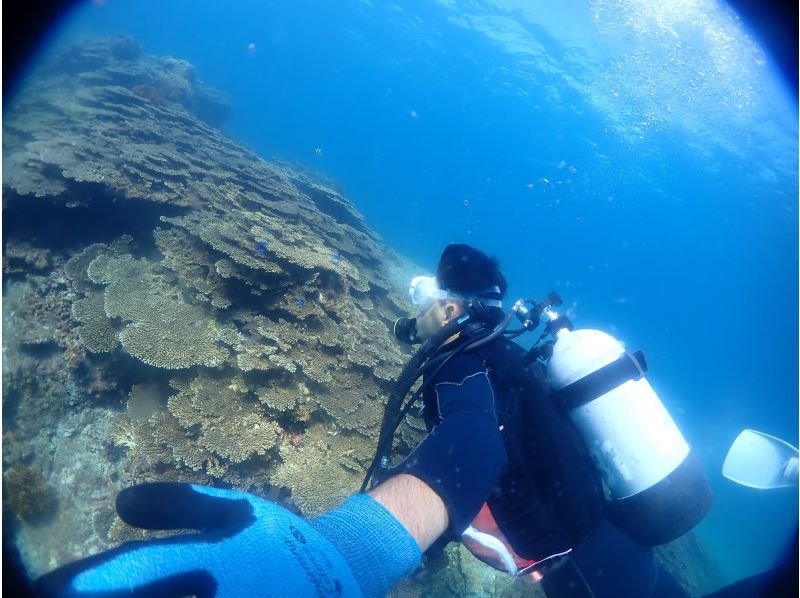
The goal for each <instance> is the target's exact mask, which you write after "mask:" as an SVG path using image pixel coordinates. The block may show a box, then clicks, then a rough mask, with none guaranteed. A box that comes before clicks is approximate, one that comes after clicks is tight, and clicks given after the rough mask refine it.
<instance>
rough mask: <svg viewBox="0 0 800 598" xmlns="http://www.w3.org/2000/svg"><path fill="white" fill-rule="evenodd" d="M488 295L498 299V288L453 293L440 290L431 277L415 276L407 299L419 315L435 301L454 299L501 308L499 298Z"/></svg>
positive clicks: (492, 286)
mask: <svg viewBox="0 0 800 598" xmlns="http://www.w3.org/2000/svg"><path fill="white" fill-rule="evenodd" d="M490 295H495V296H497V297H500V296H501V294H500V287H498V286H497V285H491V286H489V287H487V288H485V289H481V290H478V291H476V292H474V293H468V294H464V293H453V292H451V291H445V290H443V289H440V288H439V283H438V282H437V281H436V278H434V277H433V276H415V277H414V278H412V279H411V284H410V285H409V287H408V298H409V299H410V301H411V304H412V305H413V306H414V307H416V308H417V309H418V310H419V313H421V314H422V313H425V312H426V311H428V310H429V309H430V307H431V305H433V302H434V301H436V300H437V299H456V300H459V301H465V302H472V301H475V300H479V301H480V302H481V303H483V304H484V305H485V306H487V307H502V306H503V303H502V302H501V301H500V299H499V298H498V299H493V298H491V297H490Z"/></svg>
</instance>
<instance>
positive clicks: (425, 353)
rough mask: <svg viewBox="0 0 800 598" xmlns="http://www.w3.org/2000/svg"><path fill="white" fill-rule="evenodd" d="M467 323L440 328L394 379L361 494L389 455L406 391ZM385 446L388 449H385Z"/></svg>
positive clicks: (459, 320) (460, 319) (466, 320)
mask: <svg viewBox="0 0 800 598" xmlns="http://www.w3.org/2000/svg"><path fill="white" fill-rule="evenodd" d="M469 320H470V317H469V316H466V317H462V318H458V319H456V320H453V321H452V322H450V323H449V324H448V325H447V326H444V327H442V329H441V330H440V331H439V332H438V333H436V336H434V337H433V338H430V339H428V340H427V341H426V342H425V344H424V345H422V347H420V349H419V350H418V351H417V352H416V353H414V355H412V356H411V359H410V360H409V361H408V363H407V364H406V365H405V367H404V368H403V371H402V372H401V373H400V376H399V377H398V378H397V382H395V384H394V387H393V388H392V391H391V392H390V393H389V398H388V399H387V401H386V408H385V409H384V411H383V421H382V422H381V430H380V433H379V434H378V446H377V449H376V450H375V457H374V458H373V459H372V463H370V466H369V468H368V469H367V474H366V476H365V477H364V482H363V483H362V484H361V492H364V491H365V490H366V489H367V486H368V484H369V480H370V478H371V477H372V474H373V473H374V472H375V468H376V467H377V466H378V465H379V464H380V462H381V460H382V459H383V457H385V456H388V452H389V451H390V450H391V442H392V437H393V436H394V431H395V428H396V427H397V418H398V415H399V413H400V408H401V406H402V404H403V399H404V398H405V396H406V395H407V394H408V391H409V390H411V387H412V386H414V382H416V381H417V379H418V378H419V377H420V375H422V372H423V368H422V366H423V364H424V363H425V362H426V361H427V360H428V358H429V357H430V356H431V355H432V354H433V352H434V351H436V350H437V349H438V348H439V347H440V346H441V344H442V343H443V342H444V341H446V340H447V339H448V338H450V337H451V336H453V335H454V334H456V333H457V332H459V330H461V329H462V328H463V327H464V326H465V325H466V323H467V322H468V321H469ZM387 447H388V449H389V450H387Z"/></svg>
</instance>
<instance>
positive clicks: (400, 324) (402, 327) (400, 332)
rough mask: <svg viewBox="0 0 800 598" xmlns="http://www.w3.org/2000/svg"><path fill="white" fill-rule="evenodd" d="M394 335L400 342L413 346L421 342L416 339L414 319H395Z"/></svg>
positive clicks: (415, 321)
mask: <svg viewBox="0 0 800 598" xmlns="http://www.w3.org/2000/svg"><path fill="white" fill-rule="evenodd" d="M394 335H395V336H396V337H397V340H399V341H400V342H403V343H406V344H408V345H415V344H417V343H421V342H422V341H421V340H419V339H418V338H417V319H416V318H397V320H395V322H394Z"/></svg>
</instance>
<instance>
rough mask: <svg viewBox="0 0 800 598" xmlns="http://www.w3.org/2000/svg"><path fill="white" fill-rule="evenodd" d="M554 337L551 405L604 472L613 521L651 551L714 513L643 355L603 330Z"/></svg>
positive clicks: (550, 368) (559, 333)
mask: <svg viewBox="0 0 800 598" xmlns="http://www.w3.org/2000/svg"><path fill="white" fill-rule="evenodd" d="M548 311H549V310H548ZM548 315H549V316H550V317H551V318H552V319H555V317H557V316H556V314H554V313H553V312H550V313H548ZM555 337H556V342H555V344H554V345H553V353H552V356H551V357H550V359H549V363H548V366H547V376H548V380H549V382H550V386H551V389H552V391H553V399H554V400H555V401H556V402H557V403H558V404H559V406H560V407H562V408H564V409H565V410H566V412H567V413H568V414H569V417H570V419H571V420H572V422H573V424H574V425H575V427H576V428H577V430H578V433H579V434H580V436H581V437H582V439H583V441H584V443H585V444H586V446H587V448H588V450H589V454H590V455H591V457H592V459H593V461H594V462H595V464H596V466H597V468H598V470H599V472H600V476H601V478H602V480H603V484H604V489H605V492H606V499H607V507H608V509H607V510H608V512H609V514H610V518H611V519H612V521H614V522H615V523H616V524H617V525H619V526H620V527H622V528H623V529H625V530H626V531H627V532H628V533H629V534H630V535H631V536H632V537H633V538H634V539H636V540H637V541H638V542H640V543H641V544H645V545H650V546H655V545H658V544H664V543H666V542H669V541H671V540H674V539H675V538H677V537H679V536H681V535H683V534H684V533H686V532H687V531H689V530H690V529H691V528H692V527H694V526H695V525H696V524H697V523H698V522H699V521H700V520H701V519H702V518H703V517H704V516H705V514H706V513H707V512H708V510H709V509H710V507H711V492H710V488H709V485H708V480H707V478H706V475H705V473H704V471H703V468H702V466H701V465H700V463H699V461H698V460H697V458H696V457H695V455H694V454H693V453H692V452H691V450H690V447H689V445H688V443H687V442H686V440H685V439H684V437H683V435H682V434H681V432H680V430H679V429H678V426H677V425H676V424H675V422H674V421H673V420H672V417H671V416H670V414H669V413H668V412H667V409H666V408H665V407H664V404H663V403H662V402H661V400H660V399H659V398H658V395H657V394H656V393H655V391H654V390H653V387H652V386H651V385H650V383H649V382H648V381H647V380H646V379H645V378H644V373H645V371H646V369H647V365H646V363H645V361H644V355H643V354H642V353H641V352H636V353H629V352H627V351H626V350H625V348H624V347H623V346H622V344H621V343H620V342H619V341H617V340H616V339H615V338H614V337H612V336H610V335H608V334H606V333H604V332H601V331H599V330H569V329H567V328H561V329H560V330H558V331H557V332H556V333H555Z"/></svg>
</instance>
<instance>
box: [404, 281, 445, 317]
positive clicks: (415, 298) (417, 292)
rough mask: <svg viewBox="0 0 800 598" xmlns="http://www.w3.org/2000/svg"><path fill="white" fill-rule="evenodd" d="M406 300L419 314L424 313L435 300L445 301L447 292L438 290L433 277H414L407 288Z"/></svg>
mask: <svg viewBox="0 0 800 598" xmlns="http://www.w3.org/2000/svg"><path fill="white" fill-rule="evenodd" d="M408 298H409V300H410V301H411V304H412V305H413V306H414V307H416V308H417V309H418V310H419V313H424V312H426V311H428V310H429V309H430V307H431V305H433V302H434V301H436V300H437V299H447V291H443V290H442V289H440V288H439V284H438V283H437V282H436V279H435V278H434V277H433V276H415V277H414V278H412V279H411V284H410V285H409V287H408Z"/></svg>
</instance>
